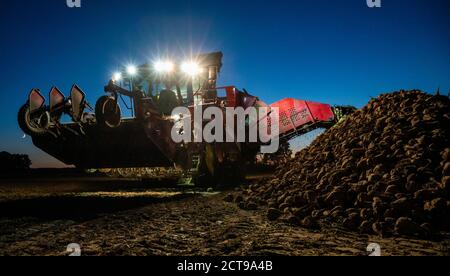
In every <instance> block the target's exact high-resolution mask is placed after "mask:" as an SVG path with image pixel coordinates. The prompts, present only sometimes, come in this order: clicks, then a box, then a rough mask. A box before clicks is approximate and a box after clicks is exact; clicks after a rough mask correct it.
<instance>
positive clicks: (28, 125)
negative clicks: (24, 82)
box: [17, 103, 50, 136]
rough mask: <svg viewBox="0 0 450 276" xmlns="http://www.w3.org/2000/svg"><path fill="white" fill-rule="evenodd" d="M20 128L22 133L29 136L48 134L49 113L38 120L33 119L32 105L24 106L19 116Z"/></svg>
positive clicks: (45, 113)
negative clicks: (31, 113) (31, 114)
mask: <svg viewBox="0 0 450 276" xmlns="http://www.w3.org/2000/svg"><path fill="white" fill-rule="evenodd" d="M17 120H18V122H19V127H20V129H22V131H23V132H24V133H25V134H27V135H29V136H41V135H44V134H45V133H46V132H47V130H46V129H47V128H48V125H49V124H50V115H49V113H48V112H44V113H43V114H42V115H41V116H39V117H38V118H33V119H32V118H31V116H30V105H29V104H28V103H27V104H25V105H23V106H22V107H21V108H20V110H19V113H18V115H17Z"/></svg>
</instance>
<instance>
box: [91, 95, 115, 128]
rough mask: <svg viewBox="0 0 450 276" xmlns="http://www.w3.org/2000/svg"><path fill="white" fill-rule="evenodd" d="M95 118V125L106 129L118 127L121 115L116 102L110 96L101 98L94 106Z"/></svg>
mask: <svg viewBox="0 0 450 276" xmlns="http://www.w3.org/2000/svg"><path fill="white" fill-rule="evenodd" d="M95 118H96V120H97V124H98V125H99V126H101V127H103V128H106V129H113V128H117V127H119V126H120V123H121V120H122V113H121V111H120V106H119V105H118V104H117V102H116V100H115V99H114V98H113V97H110V96H103V97H100V99H98V101H97V103H96V104H95Z"/></svg>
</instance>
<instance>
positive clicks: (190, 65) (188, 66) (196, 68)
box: [181, 62, 202, 77]
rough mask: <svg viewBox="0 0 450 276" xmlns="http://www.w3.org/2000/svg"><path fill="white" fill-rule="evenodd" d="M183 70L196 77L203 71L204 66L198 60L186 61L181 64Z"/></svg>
mask: <svg viewBox="0 0 450 276" xmlns="http://www.w3.org/2000/svg"><path fill="white" fill-rule="evenodd" d="M181 71H183V73H185V74H186V75H189V76H192V77H195V76H197V75H198V74H200V73H201V72H202V68H201V67H200V65H199V64H198V63H196V62H185V63H183V64H182V65H181Z"/></svg>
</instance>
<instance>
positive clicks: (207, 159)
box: [195, 144, 246, 188]
mask: <svg viewBox="0 0 450 276" xmlns="http://www.w3.org/2000/svg"><path fill="white" fill-rule="evenodd" d="M240 161H241V162H239V161H234V162H227V163H225V164H221V163H219V162H218V159H217V152H216V149H215V147H214V146H212V145H209V144H208V145H207V146H206V147H205V150H204V152H203V154H202V156H201V159H200V164H199V168H198V172H199V173H198V177H197V179H196V181H195V183H196V184H197V185H198V186H201V187H207V188H209V187H222V188H223V187H230V186H235V185H239V184H241V183H242V182H243V181H245V176H246V173H245V162H243V161H242V160H240Z"/></svg>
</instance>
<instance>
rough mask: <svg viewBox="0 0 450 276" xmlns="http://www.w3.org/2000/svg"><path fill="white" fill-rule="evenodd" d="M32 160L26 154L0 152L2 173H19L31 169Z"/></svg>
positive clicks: (0, 170) (0, 169)
mask: <svg viewBox="0 0 450 276" xmlns="http://www.w3.org/2000/svg"><path fill="white" fill-rule="evenodd" d="M30 166H31V160H30V157H29V156H28V155H26V154H11V153H9V152H5V151H3V152H0V172H6V173H8V172H18V171H27V170H29V169H30Z"/></svg>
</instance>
